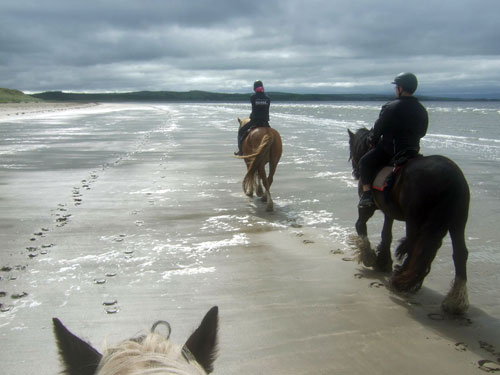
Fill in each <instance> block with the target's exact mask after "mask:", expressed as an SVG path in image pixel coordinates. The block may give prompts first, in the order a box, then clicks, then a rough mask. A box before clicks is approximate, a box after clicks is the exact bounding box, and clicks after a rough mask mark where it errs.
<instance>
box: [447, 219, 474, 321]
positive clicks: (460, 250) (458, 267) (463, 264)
mask: <svg viewBox="0 0 500 375" xmlns="http://www.w3.org/2000/svg"><path fill="white" fill-rule="evenodd" d="M464 232H465V223H463V224H460V225H454V226H452V227H451V228H450V237H451V243H452V246H453V263H454V264H455V280H454V281H453V284H452V287H451V289H450V291H449V292H448V294H447V295H446V298H445V299H444V300H443V302H442V304H441V307H442V309H443V310H444V311H446V312H448V313H452V314H463V313H464V312H465V311H467V308H468V307H469V298H468V296H467V258H468V255H469V251H468V250H467V246H466V245H465V236H464Z"/></svg>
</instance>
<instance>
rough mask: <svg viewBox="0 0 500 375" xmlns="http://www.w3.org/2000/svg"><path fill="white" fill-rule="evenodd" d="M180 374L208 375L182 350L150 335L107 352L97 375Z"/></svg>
mask: <svg viewBox="0 0 500 375" xmlns="http://www.w3.org/2000/svg"><path fill="white" fill-rule="evenodd" d="M141 374H157V375H160V374H178V375H184V374H185V375H194V374H196V375H206V372H205V370H204V369H203V368H202V367H201V366H200V365H199V364H198V363H197V362H196V361H194V360H190V359H189V358H186V356H185V355H184V354H183V349H182V348H181V347H179V346H177V345H175V344H173V343H172V342H171V341H170V340H168V339H167V338H165V337H164V336H163V335H161V334H158V333H154V332H151V333H149V334H148V335H145V336H140V337H138V338H135V339H130V340H126V341H123V342H122V343H120V344H118V345H116V346H112V347H109V348H107V349H106V350H105V352H104V354H103V358H102V360H101V363H100V364H99V368H98V370H97V373H96V375H141Z"/></svg>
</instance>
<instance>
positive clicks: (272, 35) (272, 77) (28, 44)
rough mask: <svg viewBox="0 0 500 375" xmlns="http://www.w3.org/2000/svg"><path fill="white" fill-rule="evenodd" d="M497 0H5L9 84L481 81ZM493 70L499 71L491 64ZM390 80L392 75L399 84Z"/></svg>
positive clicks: (354, 86)
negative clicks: (411, 74) (400, 77)
mask: <svg viewBox="0 0 500 375" xmlns="http://www.w3.org/2000/svg"><path fill="white" fill-rule="evenodd" d="M499 10H500V3H499V2H497V1H496V0H483V1H480V2H477V1H475V0H454V1H451V0H443V1H441V2H420V3H416V2H415V3H409V2H400V1H396V0H388V1H385V2H373V1H370V0H358V1H354V2H353V1H352V0H349V1H347V0H337V1H328V0H308V1H301V0H288V1H273V0H270V1H266V2H248V1H234V0H232V1H231V0H225V1H217V0H212V1H202V0H194V1H185V0H169V1H152V0H146V1H132V0H125V1H92V2H76V1H67V0H64V1H63V0H47V1H44V2H39V1H34V0H32V1H28V0H18V1H17V2H15V3H14V2H3V3H2V4H0V79H1V82H2V86H7V87H12V88H18V89H21V90H25V91H42V90H51V89H62V90H80V91H95V90H111V91H121V90H143V89H148V90H164V89H166V90H168V89H182V90H189V89H202V90H203V89H205V90H212V91H225V90H232V91H248V85H249V83H248V82H251V81H253V79H254V78H255V77H257V76H258V77H260V78H261V79H265V80H266V83H268V84H267V86H268V87H273V88H275V89H277V90H288V91H291V90H294V91H309V92H310V91H315V90H316V91H317V90H322V91H331V92H334V91H336V92H342V91H345V90H351V91H357V92H362V91H376V90H379V91H380V90H385V86H384V85H386V84H387V81H388V80H389V79H391V77H392V76H393V75H394V74H396V73H397V72H399V71H402V70H414V71H415V72H416V73H418V74H419V78H420V80H421V82H422V87H423V88H425V87H427V88H428V89H429V90H431V91H432V90H433V89H435V88H437V87H438V86H441V87H442V86H447V87H449V88H450V90H451V89H452V88H455V87H457V88H460V87H467V88H469V87H473V86H474V85H476V86H478V87H479V85H481V89H484V87H486V86H488V85H490V86H492V85H493V83H492V82H493V81H492V80H489V82H490V83H489V84H488V78H486V77H487V76H488V75H491V74H492V73H491V71H492V70H493V71H495V70H496V71H500V49H499V47H498V36H499V34H500V27H499V26H498V22H497V14H498V11H499ZM493 75H496V73H495V74H493ZM389 88H390V86H389Z"/></svg>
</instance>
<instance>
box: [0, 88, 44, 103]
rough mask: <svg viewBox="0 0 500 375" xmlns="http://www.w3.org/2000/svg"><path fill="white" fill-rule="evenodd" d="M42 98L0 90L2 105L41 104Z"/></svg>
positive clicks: (19, 92) (20, 92) (10, 90)
mask: <svg viewBox="0 0 500 375" xmlns="http://www.w3.org/2000/svg"><path fill="white" fill-rule="evenodd" d="M40 101H41V99H40V98H34V97H33V96H31V95H26V94H24V93H23V92H22V91H19V90H12V89H5V88H0V103H26V102H40Z"/></svg>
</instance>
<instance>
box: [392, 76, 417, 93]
mask: <svg viewBox="0 0 500 375" xmlns="http://www.w3.org/2000/svg"><path fill="white" fill-rule="evenodd" d="M392 83H393V84H395V85H398V86H401V87H402V88H403V90H404V91H406V92H408V93H410V94H413V93H414V92H415V90H416V89H417V86H418V81H417V77H416V76H415V74H413V73H399V74H398V75H397V76H396V78H394V82H392Z"/></svg>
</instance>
